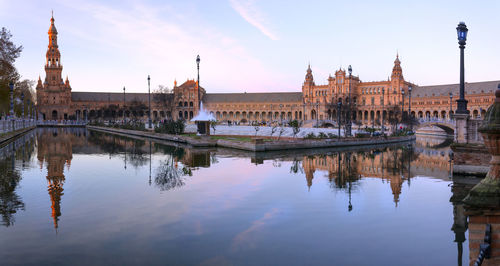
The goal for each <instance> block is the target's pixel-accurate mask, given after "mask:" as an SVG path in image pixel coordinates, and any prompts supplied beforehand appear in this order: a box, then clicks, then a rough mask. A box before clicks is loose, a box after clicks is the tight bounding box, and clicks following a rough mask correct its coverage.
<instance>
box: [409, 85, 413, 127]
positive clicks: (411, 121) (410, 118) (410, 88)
mask: <svg viewBox="0 0 500 266" xmlns="http://www.w3.org/2000/svg"><path fill="white" fill-rule="evenodd" d="M411 90H412V87H411V85H410V86H408V117H409V119H408V121H409V123H410V131H413V116H412V115H411Z"/></svg>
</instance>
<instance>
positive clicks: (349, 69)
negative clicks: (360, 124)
mask: <svg viewBox="0 0 500 266" xmlns="http://www.w3.org/2000/svg"><path fill="white" fill-rule="evenodd" d="M347 70H348V71H349V97H348V99H349V106H348V108H347V121H346V125H345V127H346V129H345V131H346V136H348V137H350V136H351V135H352V134H351V128H352V122H351V82H352V79H351V78H352V67H351V65H349V67H348V68H347Z"/></svg>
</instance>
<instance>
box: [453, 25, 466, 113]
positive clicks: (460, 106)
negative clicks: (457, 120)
mask: <svg viewBox="0 0 500 266" xmlns="http://www.w3.org/2000/svg"><path fill="white" fill-rule="evenodd" d="M468 31H469V30H468V29H467V26H466V25H465V23H464V22H460V23H458V26H457V36H458V44H459V46H458V47H459V48H460V99H458V100H457V111H456V112H455V113H457V114H468V113H469V111H468V110H467V100H465V82H464V49H465V42H466V41H467V32H468Z"/></svg>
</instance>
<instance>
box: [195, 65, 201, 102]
mask: <svg viewBox="0 0 500 266" xmlns="http://www.w3.org/2000/svg"><path fill="white" fill-rule="evenodd" d="M200 61H201V59H200V55H198V56H196V68H197V69H198V88H196V89H197V90H198V108H201V99H200ZM200 111H201V110H200Z"/></svg>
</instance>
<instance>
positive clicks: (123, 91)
mask: <svg viewBox="0 0 500 266" xmlns="http://www.w3.org/2000/svg"><path fill="white" fill-rule="evenodd" d="M122 124H125V86H123V123H122Z"/></svg>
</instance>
